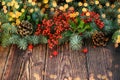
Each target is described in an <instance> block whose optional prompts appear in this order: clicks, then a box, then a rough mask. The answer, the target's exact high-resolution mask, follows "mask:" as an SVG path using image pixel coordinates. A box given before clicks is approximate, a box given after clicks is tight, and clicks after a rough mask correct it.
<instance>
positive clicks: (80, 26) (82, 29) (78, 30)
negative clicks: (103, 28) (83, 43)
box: [70, 18, 90, 34]
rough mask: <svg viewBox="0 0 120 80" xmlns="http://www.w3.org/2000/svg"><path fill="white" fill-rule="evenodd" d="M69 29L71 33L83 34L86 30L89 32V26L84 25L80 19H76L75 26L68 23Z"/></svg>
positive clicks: (71, 22)
mask: <svg viewBox="0 0 120 80" xmlns="http://www.w3.org/2000/svg"><path fill="white" fill-rule="evenodd" d="M70 25H71V26H70V27H71V29H72V31H73V33H78V34H80V33H83V32H85V31H87V30H90V26H89V24H85V23H84V22H83V21H82V20H81V19H80V18H77V24H76V23H75V22H73V21H70Z"/></svg>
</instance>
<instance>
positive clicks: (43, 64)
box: [0, 44, 120, 80]
mask: <svg viewBox="0 0 120 80" xmlns="http://www.w3.org/2000/svg"><path fill="white" fill-rule="evenodd" d="M84 47H87V48H88V50H89V51H88V53H87V54H86V55H85V54H84V53H82V52H81V51H72V50H71V49H69V45H68V44H65V45H63V46H59V47H58V48H57V51H58V52H59V55H58V56H56V57H53V58H50V53H51V50H49V49H48V47H47V45H39V46H36V47H34V49H33V52H32V53H29V52H28V51H22V50H20V49H19V48H17V47H16V46H11V47H7V48H3V47H0V80H120V48H117V49H115V48H114V47H113V45H108V46H107V47H97V48H93V47H92V46H84ZM84 47H83V48H84Z"/></svg>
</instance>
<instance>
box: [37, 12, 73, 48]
mask: <svg viewBox="0 0 120 80" xmlns="http://www.w3.org/2000/svg"><path fill="white" fill-rule="evenodd" d="M69 14H70V12H61V11H57V12H56V13H55V15H54V16H53V18H52V19H49V20H47V19H44V20H43V21H42V23H41V24H38V27H37V30H36V32H35V35H40V34H41V35H44V36H47V38H48V46H49V48H50V49H53V48H54V47H55V46H56V45H58V40H59V39H60V38H62V35H61V34H62V32H64V31H66V30H69V29H70V25H69V20H70V19H71V18H70V16H69Z"/></svg>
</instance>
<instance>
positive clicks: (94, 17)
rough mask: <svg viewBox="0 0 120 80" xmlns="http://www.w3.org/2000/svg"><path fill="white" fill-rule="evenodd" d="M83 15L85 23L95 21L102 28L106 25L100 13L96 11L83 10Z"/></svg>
mask: <svg viewBox="0 0 120 80" xmlns="http://www.w3.org/2000/svg"><path fill="white" fill-rule="evenodd" d="M81 16H82V19H83V20H84V22H85V23H89V22H92V21H94V22H95V23H96V25H97V26H98V27H99V28H100V29H102V28H103V27H104V23H103V22H102V21H101V20H100V15H99V14H98V13H96V12H94V11H87V12H83V13H82V14H81Z"/></svg>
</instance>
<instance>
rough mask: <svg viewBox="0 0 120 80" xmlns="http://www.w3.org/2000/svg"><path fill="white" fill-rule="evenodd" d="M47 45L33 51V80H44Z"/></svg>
mask: <svg viewBox="0 0 120 80" xmlns="http://www.w3.org/2000/svg"><path fill="white" fill-rule="evenodd" d="M45 55H46V45H40V46H37V47H35V48H34V49H33V54H32V56H31V59H30V60H31V65H32V66H31V75H30V76H31V79H30V80H43V76H44V75H43V72H44V66H45Z"/></svg>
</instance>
